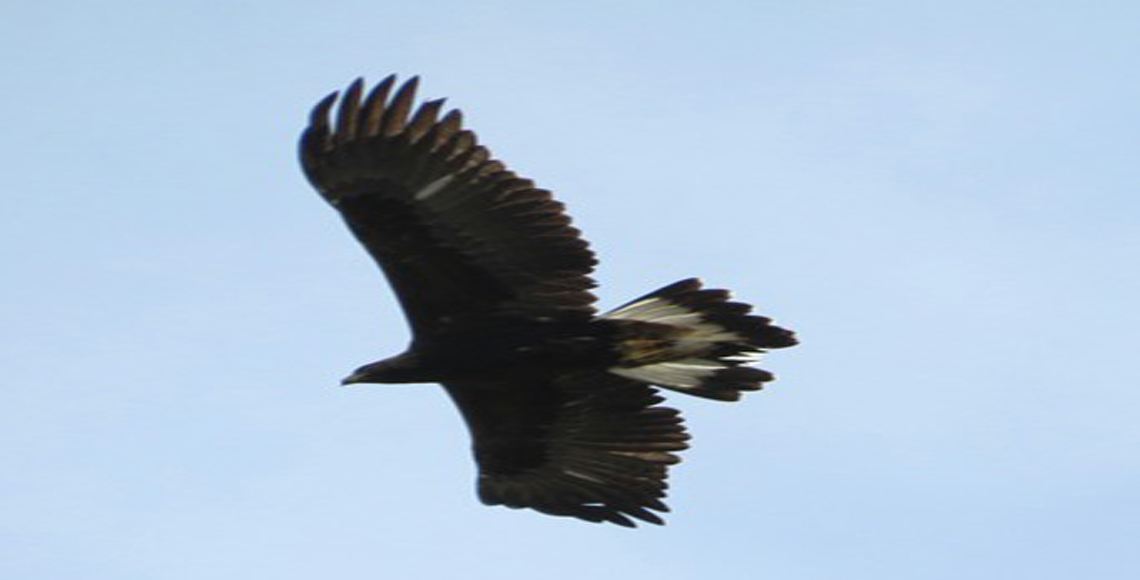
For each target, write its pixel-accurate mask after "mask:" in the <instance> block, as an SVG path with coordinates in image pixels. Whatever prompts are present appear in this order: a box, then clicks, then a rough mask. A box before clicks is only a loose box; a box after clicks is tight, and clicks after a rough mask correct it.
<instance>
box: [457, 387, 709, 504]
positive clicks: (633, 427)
mask: <svg viewBox="0 0 1140 580" xmlns="http://www.w3.org/2000/svg"><path fill="white" fill-rule="evenodd" d="M444 386H445V387H446V388H447V391H448V393H449V394H450V395H451V397H452V399H454V400H455V402H456V405H457V406H458V407H459V409H460V411H461V412H462V414H463V417H464V419H465V420H466V422H467V425H468V428H469V429H470V430H471V435H472V439H473V441H474V451H475V458H476V461H477V462H478V464H479V497H480V499H482V500H483V502H484V503H487V504H491V505H498V504H501V505H506V506H509V507H514V508H531V509H535V510H538V511H541V512H544V513H548V514H552V515H560V516H572V517H577V518H581V519H584V520H588V521H593V522H602V521H608V522H612V523H616V524H619V525H624V526H633V525H634V522H633V520H631V519H630V518H636V519H639V520H643V521H646V522H651V523H657V524H659V523H662V520H661V518H660V517H659V516H658V515H657V514H655V513H653V512H652V511H650V510H656V511H668V508H667V507H666V506H665V504H663V503H662V502H661V498H662V497H664V495H665V489H666V487H667V486H666V482H665V479H666V467H667V466H668V465H671V464H673V463H676V462H677V461H678V458H677V456H676V455H674V454H673V453H672V452H673V451H680V450H682V449H685V448H687V446H688V445H687V444H686V443H685V441H686V440H687V439H688V435H687V434H686V433H685V428H684V426H683V425H682V420H681V417H680V416H679V414H678V413H677V411H675V410H673V409H669V408H666V407H655V406H654V405H656V404H657V403H659V402H660V401H661V400H662V399H661V397H659V396H658V395H657V394H656V393H655V391H654V390H653V389H652V388H651V387H648V386H646V385H643V384H640V383H637V382H634V381H630V380H627V379H623V378H621V377H617V376H614V375H610V374H608V373H604V372H579V373H571V374H566V375H560V376H554V377H550V378H547V379H538V380H537V381H536V382H531V383H526V384H522V383H512V382H463V383H445V384H444Z"/></svg>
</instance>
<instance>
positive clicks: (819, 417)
mask: <svg viewBox="0 0 1140 580" xmlns="http://www.w3.org/2000/svg"><path fill="white" fill-rule="evenodd" d="M0 22H3V23H4V24H3V30H4V34H2V35H0V50H2V51H3V55H4V60H3V62H4V63H5V64H4V67H3V72H4V74H3V77H2V78H3V80H2V82H3V86H4V90H3V91H0V105H2V106H0V123H2V125H0V126H2V127H3V131H0V155H2V156H0V159H3V160H4V167H5V177H6V183H5V189H6V200H7V201H6V203H5V204H4V208H5V210H4V211H3V212H0V228H2V231H3V238H2V241H3V243H2V245H0V257H2V259H3V263H4V264H5V270H6V271H7V272H8V275H7V276H6V277H5V282H4V285H3V289H2V290H0V293H2V296H0V317H2V318H0V320H2V324H0V333H2V334H0V350H2V352H3V358H2V360H3V361H4V373H5V376H6V381H5V383H6V388H4V389H3V391H2V394H0V397H2V400H0V422H2V424H3V425H4V430H3V437H0V457H2V458H3V459H2V464H3V466H4V468H3V472H0V513H2V514H3V516H2V517H0V577H4V578H19V579H21V580H39V579H51V580H57V579H60V578H83V579H84V580H104V579H106V580H124V579H127V580H130V579H135V578H139V579H160V580H168V579H169V580H183V579H185V580H190V579H193V580H201V579H204V578H209V579H211V580H228V579H238V578H240V579H242V580H246V579H250V578H274V579H281V580H292V579H302V578H304V579H312V578H455V577H461V578H468V579H472V580H481V579H484V578H487V579H490V578H494V579H496V580H522V579H528V580H529V579H532V578H544V579H548V580H561V579H570V578H574V579H580V578H591V579H599V580H605V579H610V578H650V577H652V578H657V579H661V580H673V579H691V578H704V577H710V576H709V575H714V574H715V575H719V577H738V578H770V579H779V580H833V579H840V578H842V579H843V580H861V579H875V580H892V579H899V580H914V579H922V580H925V579H961V578H980V579H1003V580H1004V579H1007V578H1034V579H1054V578H1056V579H1070V578H1096V579H1098V580H1101V579H1122V580H1123V579H1131V578H1136V577H1137V576H1138V575H1140V562H1138V560H1140V556H1138V555H1137V554H1138V553H1140V545H1138V543H1140V542H1138V540H1137V538H1138V537H1140V523H1138V522H1140V454H1138V453H1137V449H1140V421H1138V416H1140V394H1138V386H1140V372H1138V371H1137V364H1136V362H1135V359H1136V356H1135V349H1136V345H1137V340H1136V338H1135V333H1136V330H1135V329H1136V328H1138V327H1140V315H1138V314H1140V308H1138V307H1137V297H1138V295H1140V268H1138V264H1137V262H1138V256H1140V231H1138V228H1137V221H1138V218H1140V202H1138V201H1137V200H1138V196H1137V193H1138V189H1140V169H1138V167H1140V163H1138V162H1137V157H1138V153H1140V151H1138V149H1140V148H1138V147H1137V140H1138V137H1137V135H1140V126H1138V125H1140V123H1138V121H1140V114H1138V112H1137V105H1136V104H1137V103H1138V102H1140V94H1138V93H1140V91H1138V88H1140V80H1138V75H1137V72H1136V71H1137V56H1138V54H1140V7H1138V5H1137V4H1135V3H1134V2H1124V1H1119V2H1096V1H1093V2H1082V3H1077V2H1001V1H997V2H992V1H990V2H982V1H974V0H969V1H964V2H954V3H947V2H913V1H911V2H904V1H895V2H890V1H869V2H822V1H805V2H794V3H793V2H755V1H744V0H739V1H707V2H700V3H682V2H649V1H639V2H622V1H607V2H600V1H579V2H560V3H555V2H547V3H540V2H522V1H499V2H494V1H492V2H460V1H453V2H443V1H423V2H400V3H395V2H384V1H377V0H371V1H357V2H351V1H329V2H320V3H317V2H312V3H295V2H280V1H277V2H269V1H259V2H253V1H244V2H242V1H238V2H233V1H225V2H223V1H220V0H218V1H202V2H192V1H191V2H179V3H174V2H142V1H139V2H127V1H108V2H78V1H74V2H42V3H28V2H5V3H3V5H0ZM392 72H396V73H400V74H402V75H410V74H420V75H422V76H423V77H424V83H423V93H424V96H426V97H433V98H434V97H440V96H446V97H449V98H450V101H449V102H450V103H451V104H453V105H455V106H459V107H461V108H462V109H463V110H464V112H465V113H466V115H467V119H468V121H469V125H470V126H471V127H472V128H474V129H475V130H477V131H478V133H479V135H480V136H481V138H482V140H483V141H484V142H485V143H487V144H488V145H489V146H490V147H491V148H492V150H493V151H494V152H495V153H496V154H497V155H498V156H499V157H500V158H502V159H504V160H505V161H506V162H507V163H508V164H509V165H510V166H511V167H512V168H514V169H515V170H516V171H518V172H520V173H522V174H524V175H526V176H528V177H532V178H534V179H535V180H536V181H537V182H538V183H539V184H540V185H542V186H544V187H547V188H550V189H552V190H554V191H555V193H556V194H557V195H558V196H559V198H560V199H562V200H563V201H565V202H566V203H567V204H568V206H569V207H570V210H571V212H572V214H573V215H574V217H575V219H576V223H577V224H578V225H579V226H581V227H582V228H583V229H584V230H585V232H586V235H587V236H588V237H589V239H590V240H591V241H592V242H593V243H594V245H595V248H596V250H597V251H598V252H599V254H600V256H601V258H602V260H603V262H602V266H601V268H600V270H599V272H598V279H599V281H600V282H601V283H602V287H601V289H600V291H599V294H600V296H601V297H602V298H603V302H604V304H607V305H616V304H618V303H620V302H623V301H625V300H627V299H629V298H632V297H634V296H636V295H639V294H641V293H644V292H646V291H648V290H651V289H653V288H656V287H658V286H660V285H663V284H665V283H668V282H672V281H674V280H676V279H679V278H683V277H687V276H691V275H698V276H701V277H703V278H704V279H705V280H706V281H707V282H709V283H710V284H712V285H715V286H724V287H729V288H732V289H734V290H736V291H737V294H738V296H739V297H740V298H741V299H744V300H747V301H750V302H755V303H757V304H758V305H759V306H760V308H761V310H762V311H763V312H765V313H767V314H769V315H772V316H774V317H776V318H777V319H778V320H779V321H780V322H781V323H784V324H786V325H787V326H789V327H791V328H794V329H796V330H798V331H800V333H801V335H802V338H803V341H804V344H803V345H802V346H801V347H798V348H796V349H793V350H789V351H785V352H779V353H774V354H773V355H772V356H770V357H769V360H768V361H767V363H766V365H765V367H766V368H769V369H771V370H774V371H775V372H777V374H778V375H779V377H780V380H779V381H778V382H776V383H774V384H773V386H772V387H771V388H770V389H768V390H766V391H764V392H761V393H758V394H754V395H751V396H750V397H749V398H748V399H747V400H746V401H745V402H744V403H742V404H736V405H728V404H718V403H714V402H707V401H701V400H695V399H686V398H684V397H680V396H671V397H670V399H671V403H672V404H673V405H675V406H678V407H680V408H682V409H684V410H685V412H686V415H687V417H688V418H689V421H690V426H691V428H692V430H693V433H694V435H695V440H694V448H693V449H692V450H691V451H690V452H688V453H687V454H686V461H685V463H684V464H682V465H681V466H680V467H679V468H677V469H676V470H675V471H674V475H673V478H672V482H673V491H672V494H671V501H670V503H671V504H672V505H673V507H674V510H675V511H674V513H673V514H672V515H671V516H670V518H669V521H670V524H669V526H668V527H665V528H642V529H639V530H633V531H631V530H626V529H620V528H616V527H603V526H594V525H589V524H585V523H579V522H577V521H572V520H566V519H560V518H550V517H544V516H541V515H537V514H534V513H531V512H516V511H510V510H505V509H502V508H486V507H483V506H482V505H480V504H479V503H478V501H477V500H476V498H475V496H474V493H473V477H474V469H473V466H472V465H471V461H470V459H469V456H468V451H467V446H468V441H467V435H466V432H465V430H464V428H463V427H462V425H461V424H460V422H459V419H458V417H457V415H456V413H455V411H454V409H452V408H451V406H450V404H449V403H448V402H446V401H445V399H444V397H443V396H442V394H441V393H440V392H439V391H438V390H437V389H436V388H434V387H428V386H424V387H395V386H393V387H379V386H378V387H359V388H351V389H345V388H340V387H339V386H338V381H339V379H340V378H341V377H342V376H344V375H345V374H346V373H347V372H348V371H350V370H351V369H353V368H355V367H356V366H358V365H359V364H362V363H365V362H369V361H371V360H375V359H377V358H380V357H383V356H386V355H389V354H392V353H394V352H396V351H398V350H399V349H401V348H402V347H403V345H404V343H405V341H406V340H407V331H406V330H405V326H404V322H403V319H402V315H401V314H400V312H399V311H398V310H397V309H396V306H395V304H394V302H393V300H392V298H391V296H390V293H389V291H388V289H387V287H386V285H385V283H384V281H383V280H382V279H381V277H380V276H379V273H378V272H377V271H376V270H375V267H374V266H373V265H372V264H371V263H370V262H369V260H368V259H367V257H366V256H365V254H364V253H363V251H361V250H360V249H359V248H358V247H357V245H356V243H355V242H354V241H353V240H352V239H351V238H350V237H349V235H348V234H347V232H346V231H345V230H344V228H343V227H342V225H341V224H340V223H339V221H338V219H337V218H336V216H335V215H334V214H333V212H332V211H331V210H330V209H329V208H327V207H326V206H325V205H324V203H323V202H322V201H321V200H320V199H319V198H318V197H317V196H316V195H315V194H314V193H313V192H312V191H311V190H310V188H309V186H308V185H307V184H306V183H305V182H304V180H303V178H302V177H301V174H300V172H299V170H298V168H297V164H296V161H295V151H294V150H295V139H296V136H297V133H298V131H299V130H300V128H301V127H302V125H303V123H304V120H305V115H306V114H307V112H308V109H309V107H311V105H312V104H313V103H315V101H316V100H317V99H319V98H320V97H322V96H324V95H325V94H326V93H327V92H329V91H331V90H334V89H337V88H339V87H341V86H343V85H344V84H346V83H347V82H348V81H350V80H351V79H352V78H354V77H356V76H358V75H364V76H366V77H368V78H369V79H370V80H377V79H379V78H381V77H382V76H384V75H387V74H389V73H392ZM712 577H716V576H712Z"/></svg>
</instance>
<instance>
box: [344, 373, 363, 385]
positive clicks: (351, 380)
mask: <svg viewBox="0 0 1140 580" xmlns="http://www.w3.org/2000/svg"><path fill="white" fill-rule="evenodd" d="M362 382H364V373H362V372H360V371H357V372H355V373H352V374H351V375H348V376H347V377H345V378H344V379H342V380H341V381H340V384H341V386H344V387H347V386H348V385H355V384H359V383H362Z"/></svg>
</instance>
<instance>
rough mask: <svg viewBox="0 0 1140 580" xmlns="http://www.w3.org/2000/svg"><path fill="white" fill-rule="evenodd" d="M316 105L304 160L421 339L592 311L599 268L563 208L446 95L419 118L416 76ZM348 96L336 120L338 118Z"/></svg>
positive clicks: (355, 88) (352, 89)
mask: <svg viewBox="0 0 1140 580" xmlns="http://www.w3.org/2000/svg"><path fill="white" fill-rule="evenodd" d="M394 83H395V77H394V76H390V77H388V78H386V79H384V80H383V81H382V82H381V83H380V84H378V85H377V86H376V88H375V89H373V90H372V91H371V92H370V93H369V94H368V96H367V97H363V98H362V86H363V83H362V81H360V80H357V81H356V82H355V83H353V84H352V85H351V86H349V88H348V89H347V90H346V91H345V92H344V94H343V95H340V96H339V98H338V94H337V93H333V94H331V95H329V96H328V97H327V98H325V99H324V100H323V101H321V102H320V104H318V105H317V106H316V108H315V109H314V110H313V113H312V118H311V120H310V124H309V127H308V128H307V129H306V131H305V133H304V135H303V136H302V138H301V163H302V165H303V167H304V170H305V174H306V175H307V176H308V178H309V180H310V181H311V182H312V183H313V185H314V186H315V187H316V188H317V189H318V190H319V191H320V193H321V195H322V196H324V198H325V199H326V200H328V201H329V203H331V204H332V205H333V206H334V207H335V208H336V209H338V210H339V211H340V213H341V215H342V216H343V217H344V219H345V221H346V222H347V223H348V226H349V228H350V229H351V230H352V232H353V233H354V234H355V235H356V237H357V238H358V239H359V240H360V242H361V243H363V244H364V247H365V248H367V250H368V252H369V253H370V254H371V255H372V257H373V258H375V259H376V261H377V262H378V263H379V264H380V266H381V268H382V269H383V270H384V272H385V273H386V275H387V277H388V279H389V281H390V283H391V285H392V287H393V289H394V290H395V292H396V294H397V296H398V297H399V300H400V302H401V304H402V305H403V307H404V311H405V313H406V314H407V317H408V320H409V323H410V324H411V326H412V328H413V330H414V331H415V332H416V333H417V334H419V333H421V332H425V331H427V330H429V329H430V328H432V327H433V326H435V324H436V323H437V322H439V321H442V320H447V319H452V318H456V317H462V316H464V315H467V314H471V313H480V312H487V311H489V310H499V311H519V312H534V311H549V310H551V309H558V310H567V309H569V310H580V311H585V312H590V313H592V312H593V307H592V306H591V303H592V302H593V300H594V297H593V296H592V295H591V294H590V293H589V292H588V289H589V288H591V287H593V285H594V284H593V281H592V280H591V279H590V278H589V277H588V275H589V273H590V271H591V270H592V268H593V265H594V263H595V260H594V256H593V254H592V253H591V252H590V250H589V249H588V247H587V244H586V242H585V241H584V240H582V239H581V237H580V236H579V231H578V230H577V229H575V228H573V227H571V226H570V219H569V218H568V217H567V216H566V215H565V214H564V213H563V206H562V204H561V203H559V202H557V201H554V200H553V199H552V198H551V195H550V192H548V191H545V190H542V189H536V188H535V187H534V185H533V183H532V182H531V181H529V180H526V179H521V178H519V177H518V176H516V175H515V174H514V173H512V172H510V171H508V170H507V169H505V168H504V166H503V164H502V163H500V162H498V161H494V160H492V159H491V155H490V153H489V152H488V151H487V149H486V148H484V147H482V146H480V145H479V144H478V143H477V141H476V138H475V135H474V134H473V133H472V132H470V131H467V130H464V129H462V128H461V123H462V119H461V115H460V113H459V111H457V110H452V111H450V112H448V113H447V114H445V115H443V116H442V117H441V116H440V111H441V109H442V107H443V101H442V100H436V101H429V102H426V103H424V104H423V105H421V106H420V107H419V108H418V109H416V110H415V112H414V113H413V112H412V108H413V102H414V100H415V93H416V87H417V83H418V79H417V78H412V79H411V80H409V81H407V82H406V83H404V84H403V86H401V87H400V88H399V89H398V90H396V91H395V94H394V95H391V96H390V94H391V93H392V89H393V85H394ZM338 100H339V106H338V108H337V112H336V114H335V119H330V111H331V109H332V107H333V105H334V103H336V102H337V101H338Z"/></svg>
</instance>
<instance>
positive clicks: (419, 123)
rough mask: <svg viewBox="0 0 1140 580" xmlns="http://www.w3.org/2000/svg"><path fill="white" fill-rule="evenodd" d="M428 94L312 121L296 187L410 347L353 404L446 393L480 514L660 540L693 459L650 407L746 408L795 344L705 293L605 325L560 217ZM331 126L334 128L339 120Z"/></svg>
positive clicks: (360, 378)
mask: <svg viewBox="0 0 1140 580" xmlns="http://www.w3.org/2000/svg"><path fill="white" fill-rule="evenodd" d="M418 85H419V78H418V77H412V78H410V79H409V80H407V81H406V82H403V83H402V84H399V83H397V78H396V76H395V75H392V76H389V77H387V78H385V79H384V80H383V81H381V82H380V83H378V84H376V85H375V87H374V88H372V89H371V90H370V91H368V93H367V94H364V81H363V79H357V80H356V81H355V82H353V83H352V84H350V85H349V86H348V87H347V88H346V89H345V90H344V91H343V92H334V93H332V94H330V95H328V96H327V97H326V98H324V99H323V100H321V101H320V102H319V103H318V104H317V105H316V106H315V107H314V108H313V110H312V114H311V116H310V119H309V123H308V126H307V127H306V128H305V130H304V132H303V134H302V137H301V140H300V159H301V165H302V167H303V169H304V173H305V175H306V177H307V178H308V180H309V181H310V182H311V183H312V185H313V186H314V187H315V188H316V189H317V191H318V192H319V193H320V195H321V196H322V197H323V198H324V199H325V200H326V201H327V202H328V203H329V204H331V205H332V206H333V207H334V208H335V209H336V210H337V211H338V212H339V213H340V215H341V217H342V218H343V219H344V221H345V222H346V223H347V225H348V228H349V230H350V231H351V232H352V234H353V235H354V236H355V237H356V238H357V239H358V240H359V241H360V243H361V244H363V245H364V248H365V249H366V250H367V251H368V253H369V254H371V256H372V258H373V259H375V261H376V262H377V263H378V264H379V266H380V269H381V270H382V271H383V273H384V274H385V276H386V277H387V279H388V282H389V284H390V285H391V287H392V290H393V291H394V292H395V294H396V297H397V299H398V301H399V303H400V305H401V307H402V308H403V310H404V313H405V315H406V317H407V321H408V324H409V326H410V327H411V332H412V340H411V344H410V346H409V347H408V349H407V350H406V352H404V353H403V354H399V355H397V356H394V357H391V358H387V359H385V360H381V361H379V362H375V363H372V364H367V365H364V366H362V367H360V368H359V369H357V370H356V371H355V372H353V373H352V375H351V376H349V377H348V378H346V379H344V381H343V384H352V383H439V384H440V385H442V386H443V389H444V390H445V391H446V392H447V394H448V395H449V396H450V398H451V399H452V401H454V403H455V405H456V406H457V407H458V409H459V412H460V414H461V415H462V417H463V419H464V422H465V423H466V425H467V428H468V430H469V431H470V435H471V438H472V441H473V445H472V446H473V452H474V457H475V461H476V463H477V465H478V484H477V487H478V495H479V498H480V500H482V502H483V503H485V504H487V505H503V506H507V507H511V508H530V509H533V510H537V511H539V512H542V513H545V514H550V515H555V516H568V517H574V518H579V519H581V520H586V521H589V522H609V523H612V524H617V525H621V526H627V527H635V526H636V524H637V521H638V520H640V521H641V522H646V523H653V524H663V523H664V521H663V520H662V518H661V516H660V515H659V513H660V512H667V511H669V508H668V507H667V506H666V505H665V503H663V501H662V499H663V498H664V497H665V492H666V487H667V485H666V477H667V468H668V467H669V466H670V465H673V464H675V463H677V462H678V461H679V458H678V456H677V455H676V452H678V451H681V450H683V449H686V448H687V447H688V444H687V440H688V439H689V436H688V434H687V432H686V430H685V427H684V425H683V421H682V419H681V416H680V414H679V413H678V411H676V410H675V409H671V408H668V407H664V406H661V405H660V403H662V402H663V400H664V399H663V397H661V396H660V394H659V389H668V390H670V391H676V392H680V393H685V394H688V395H695V396H697V397H704V398H707V399H715V400H719V401H735V400H737V399H739V398H740V397H741V394H742V393H744V392H746V391H755V390H758V389H760V388H761V386H762V384H763V383H765V382H768V381H771V380H772V378H773V376H772V374H771V373H769V372H767V371H763V370H760V369H757V368H753V367H752V366H750V364H751V363H753V362H755V360H756V359H757V357H758V356H759V355H760V354H761V353H763V352H765V351H767V350H768V349H775V348H784V347H788V346H792V345H794V344H796V339H795V336H794V334H793V333H792V332H790V331H788V330H785V329H783V328H781V327H779V326H776V325H774V324H772V322H771V320H770V319H768V318H764V317H761V316H757V315H753V314H750V312H751V310H752V308H751V306H749V305H746V304H743V303H740V302H735V301H733V300H732V299H731V298H730V295H729V293H728V292H727V291H725V290H718V289H708V288H704V287H702V284H701V282H700V281H699V280H697V279H695V278H691V279H687V280H682V281H680V282H676V283H674V284H670V285H668V286H665V287H664V288H661V289H659V290H656V291H654V292H651V293H649V294H646V295H645V296H642V297H641V298H638V299H636V300H633V301H631V302H629V303H627V304H625V305H623V306H620V307H618V308H616V309H614V310H611V311H609V312H606V313H604V314H599V313H598V311H597V310H596V309H595V307H594V305H593V304H594V301H595V297H594V296H593V295H592V294H591V291H590V290H591V288H593V287H594V286H595V284H594V281H593V280H592V279H591V278H590V274H591V271H592V270H593V268H594V266H595V264H596V260H595V257H594V254H593V252H592V251H591V250H590V249H589V246H588V244H587V243H586V241H585V240H583V239H582V237H581V233H580V231H579V230H578V229H576V228H574V227H573V226H571V222H570V218H569V217H567V215H566V213H565V211H564V206H563V204H561V203H559V202H558V201H555V200H554V199H553V198H552V196H551V194H550V192H549V191H546V190H544V189H540V188H538V187H536V186H535V185H534V183H533V182H532V181H530V180H528V179H524V178H521V177H519V176H517V175H516V174H515V173H513V172H511V171H510V170H508V169H507V168H506V167H505V166H504V165H503V163H501V162H500V161H497V160H495V159H494V158H493V157H492V155H491V153H490V152H489V151H488V150H487V148H486V147H484V146H482V145H480V144H479V141H478V139H477V138H476V137H475V134H474V133H472V132H471V131H470V130H467V129H464V128H463V117H462V114H461V113H460V112H459V111H458V110H450V111H445V110H444V100H443V99H439V100H429V101H425V102H423V103H421V104H419V105H418V106H417V105H416V102H417V99H416V92H417V90H418ZM334 108H335V110H334Z"/></svg>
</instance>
